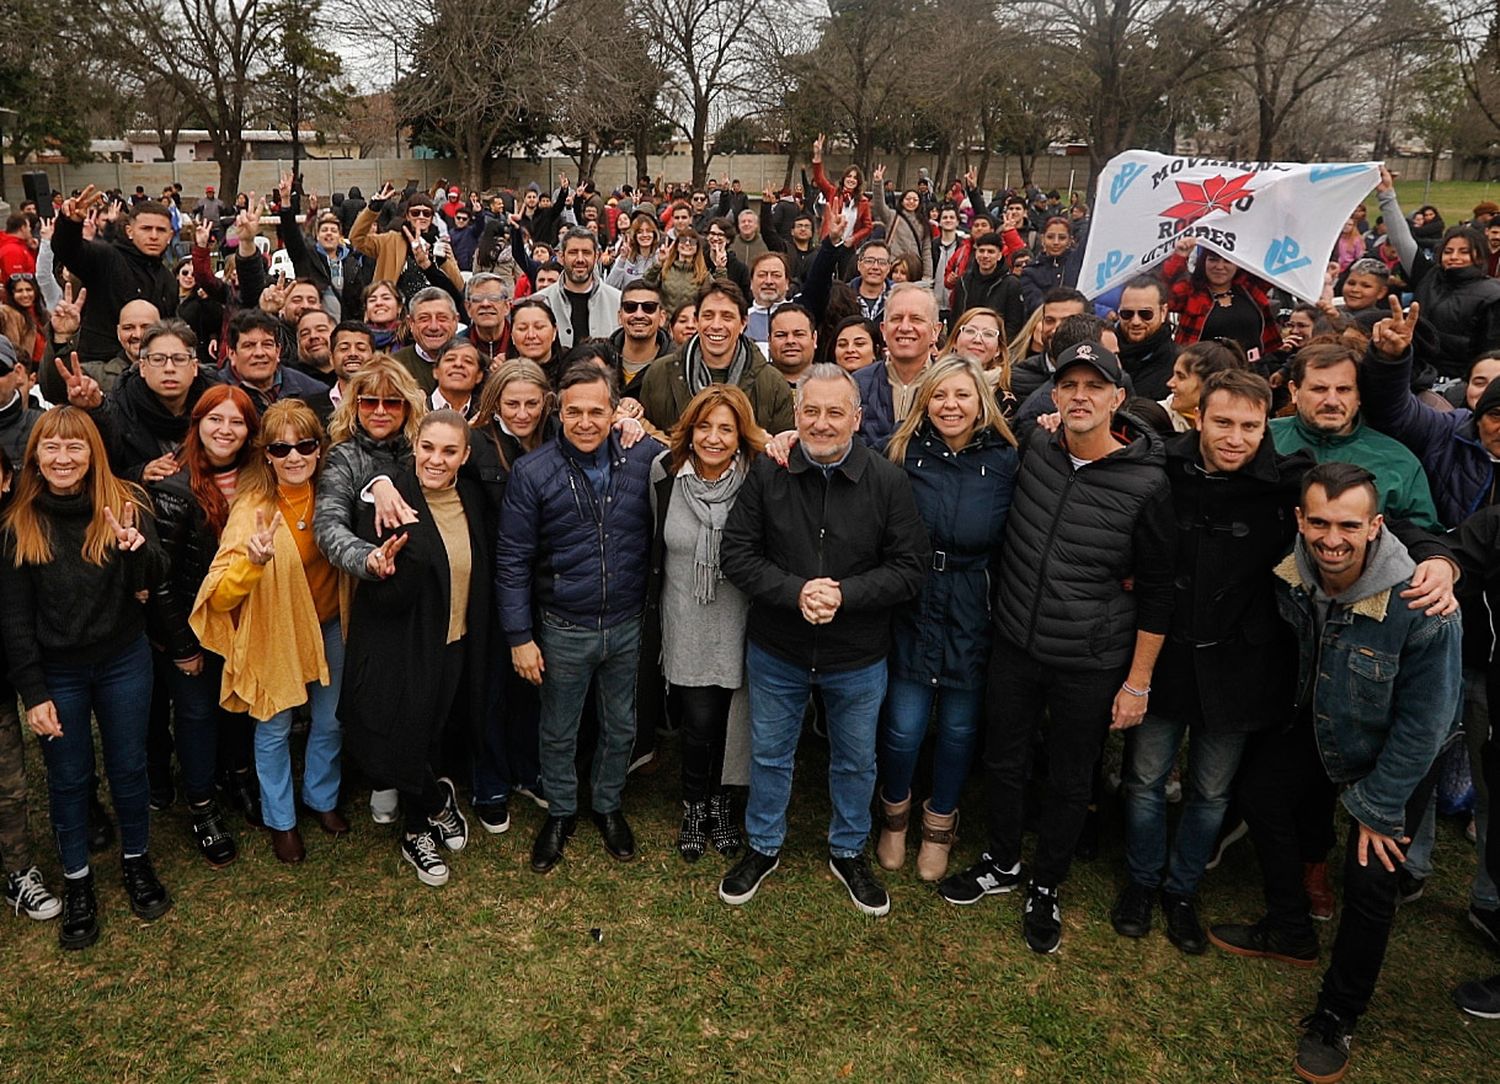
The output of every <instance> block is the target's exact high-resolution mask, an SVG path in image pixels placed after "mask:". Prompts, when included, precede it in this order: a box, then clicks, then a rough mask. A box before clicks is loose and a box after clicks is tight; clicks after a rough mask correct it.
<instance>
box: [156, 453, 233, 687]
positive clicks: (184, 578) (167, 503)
mask: <svg viewBox="0 0 1500 1084" xmlns="http://www.w3.org/2000/svg"><path fill="white" fill-rule="evenodd" d="M146 493H147V495H148V496H149V497H150V498H151V505H152V507H153V508H154V509H155V510H156V533H157V535H158V537H159V538H160V539H161V545H162V549H163V550H164V551H166V555H167V562H168V564H167V574H166V576H165V577H164V578H163V579H162V581H161V582H160V583H159V584H157V586H156V588H155V589H154V590H153V591H152V592H151V600H150V602H149V603H148V604H147V606H146V631H147V634H148V635H149V636H150V638H151V642H152V643H153V644H155V645H156V646H157V647H158V648H160V649H161V650H162V651H164V652H166V654H167V656H168V657H169V658H171V659H175V660H181V659H191V658H192V657H193V656H194V655H196V654H198V652H199V650H200V648H199V646H198V637H196V636H194V635H193V630H192V629H191V628H189V627H188V615H189V614H191V613H192V612H193V602H194V601H195V600H196V599H197V597H198V588H200V587H202V586H203V577H204V576H206V575H208V566H209V564H210V563H211V562H212V561H213V559H214V554H215V553H216V552H217V551H218V548H219V537H218V535H216V534H215V533H214V531H213V528H212V527H210V526H209V525H208V518H207V517H206V516H205V515H204V514H203V507H202V505H200V504H199V503H198V498H197V497H196V496H194V495H193V491H192V488H191V481H190V479H189V477H188V471H187V468H186V467H184V468H183V469H182V470H180V471H178V472H177V473H176V474H173V475H170V476H168V477H166V478H162V479H160V480H159V481H155V482H152V483H151V484H150V485H148V486H147V487H146Z"/></svg>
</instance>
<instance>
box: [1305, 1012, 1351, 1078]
mask: <svg viewBox="0 0 1500 1084" xmlns="http://www.w3.org/2000/svg"><path fill="white" fill-rule="evenodd" d="M1299 1026H1300V1027H1302V1028H1305V1029H1306V1030H1305V1031H1303V1033H1302V1040H1301V1042H1299V1043H1298V1044H1297V1060H1296V1061H1295V1062H1293V1063H1292V1068H1293V1069H1295V1070H1296V1071H1297V1075H1298V1076H1300V1077H1301V1078H1302V1079H1303V1080H1310V1081H1312V1082H1313V1084H1333V1082H1334V1081H1338V1080H1343V1079H1344V1074H1345V1073H1347V1072H1348V1071H1349V1039H1350V1037H1351V1036H1352V1035H1353V1033H1354V1025H1353V1023H1351V1022H1349V1021H1346V1020H1344V1019H1343V1018H1342V1017H1341V1016H1339V1015H1338V1014H1337V1013H1335V1012H1333V1011H1332V1010H1330V1009H1321V1008H1320V1009H1319V1010H1318V1011H1317V1012H1315V1013H1313V1014H1312V1015H1310V1016H1304V1017H1303V1018H1302V1022H1301V1023H1300V1025H1299Z"/></svg>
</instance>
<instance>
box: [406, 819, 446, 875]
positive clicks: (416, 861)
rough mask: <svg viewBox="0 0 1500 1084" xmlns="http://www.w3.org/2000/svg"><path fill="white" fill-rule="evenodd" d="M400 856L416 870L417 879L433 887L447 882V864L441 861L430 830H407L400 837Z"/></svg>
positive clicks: (441, 857) (440, 854) (435, 841)
mask: <svg viewBox="0 0 1500 1084" xmlns="http://www.w3.org/2000/svg"><path fill="white" fill-rule="evenodd" d="M401 857H402V858H404V859H406V861H407V864H408V865H410V866H411V868H412V869H414V870H416V871H417V880H419V881H421V882H422V883H423V884H424V885H431V886H432V887H433V888H441V887H442V886H443V885H445V884H447V883H448V864H447V863H446V862H444V861H443V856H442V852H440V851H439V850H438V844H437V840H435V839H434V838H433V834H432V833H431V832H415V833H413V832H407V833H406V834H405V835H403V836H402V837H401Z"/></svg>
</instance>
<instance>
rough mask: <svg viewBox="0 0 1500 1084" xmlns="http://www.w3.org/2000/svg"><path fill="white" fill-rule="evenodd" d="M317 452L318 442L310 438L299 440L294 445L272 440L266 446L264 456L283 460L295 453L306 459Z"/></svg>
mask: <svg viewBox="0 0 1500 1084" xmlns="http://www.w3.org/2000/svg"><path fill="white" fill-rule="evenodd" d="M317 450H318V442H317V441H316V440H315V439H313V438H312V437H308V438H307V439H306V440H299V441H297V442H296V443H295V444H288V443H287V442H286V441H284V440H274V441H272V442H271V443H270V444H267V445H266V454H267V455H268V456H270V457H271V458H272V459H285V458H286V457H287V456H289V455H291V454H292V452H293V451H295V452H296V453H297V454H298V455H300V456H303V457H306V456H310V455H312V454H313V453H314V452H316V451H317Z"/></svg>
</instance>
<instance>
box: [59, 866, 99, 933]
mask: <svg viewBox="0 0 1500 1084" xmlns="http://www.w3.org/2000/svg"><path fill="white" fill-rule="evenodd" d="M97 940H99V901H98V900H97V899H96V898H95V896H94V873H93V871H92V870H90V871H89V872H88V873H85V874H84V875H83V876H82V877H69V878H67V879H66V880H64V881H63V907H62V921H61V922H59V923H58V924H57V945H58V947H59V948H64V949H85V948H88V947H89V946H90V945H92V944H93V943H94V942H95V941H97Z"/></svg>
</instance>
